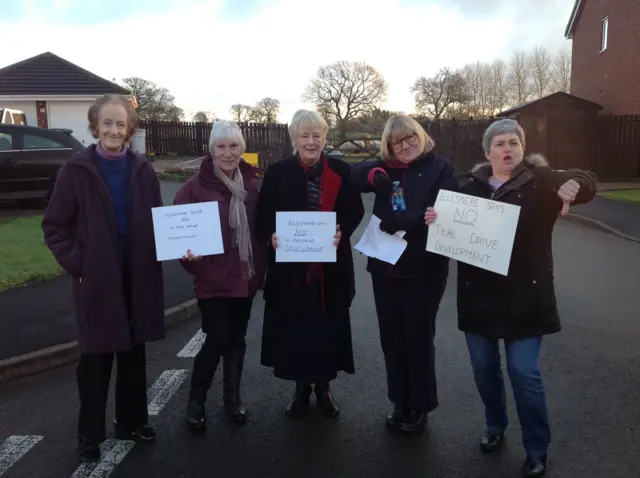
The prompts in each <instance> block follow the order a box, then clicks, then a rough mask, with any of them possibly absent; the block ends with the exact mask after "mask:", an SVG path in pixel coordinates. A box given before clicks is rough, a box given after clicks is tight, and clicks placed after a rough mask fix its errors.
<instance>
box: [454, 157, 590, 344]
mask: <svg viewBox="0 0 640 478" xmlns="http://www.w3.org/2000/svg"><path fill="white" fill-rule="evenodd" d="M491 174H492V171H491V166H489V165H488V164H484V165H480V166H479V167H476V169H475V170H474V171H472V172H471V173H470V177H471V180H470V181H469V182H468V183H466V184H464V185H463V186H462V187H461V189H460V192H462V193H464V194H469V195H471V196H477V197H481V198H485V199H493V200H497V201H501V202H505V203H507V204H514V205H518V206H520V207H521V210H520V217H519V220H518V227H517V229H516V234H515V239H514V243H513V249H512V254H511V264H510V266H509V272H508V275H507V276H503V275H501V274H496V273H494V272H491V271H487V270H485V269H481V268H478V267H475V266H472V265H469V264H465V263H463V262H458V299H457V301H458V327H459V329H460V330H461V331H463V332H469V333H472V334H474V335H479V336H482V337H487V338H500V339H506V340H509V339H519V338H525V337H535V336H541V335H546V334H552V333H555V332H558V331H560V329H561V325H560V318H559V316H558V309H557V306H556V296H555V289H554V276H553V256H552V247H551V240H552V233H553V227H554V225H555V222H556V220H557V218H558V213H559V212H560V211H561V209H562V201H561V200H560V198H559V197H558V194H557V193H558V189H559V188H560V186H562V185H563V184H564V183H565V182H567V181H568V180H570V179H573V180H575V181H576V182H578V183H579V184H580V191H579V193H578V195H577V197H576V200H575V201H574V203H573V204H583V203H586V202H589V201H591V199H593V197H594V196H595V194H596V190H597V178H596V176H595V175H594V174H593V173H591V172H588V171H582V170H577V169H573V170H567V171H558V170H553V169H551V168H550V167H549V166H548V164H547V162H546V160H545V158H544V157H542V156H541V155H532V156H530V157H528V158H526V159H525V160H524V161H523V162H522V163H521V164H519V165H518V166H517V167H516V168H515V169H514V170H513V173H512V176H511V179H510V180H509V181H508V182H506V183H504V184H503V185H502V186H501V187H500V188H498V189H497V190H496V191H495V193H494V191H493V189H492V188H491V186H490V185H489V178H490V177H491Z"/></svg>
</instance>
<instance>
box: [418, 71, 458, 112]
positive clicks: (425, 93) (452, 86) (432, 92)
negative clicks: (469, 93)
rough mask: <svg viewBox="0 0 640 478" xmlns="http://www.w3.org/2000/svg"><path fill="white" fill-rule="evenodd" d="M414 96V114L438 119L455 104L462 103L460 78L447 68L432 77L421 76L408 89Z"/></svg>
mask: <svg viewBox="0 0 640 478" xmlns="http://www.w3.org/2000/svg"><path fill="white" fill-rule="evenodd" d="M410 91H411V93H413V94H414V98H415V103H416V112H417V113H419V114H426V115H428V116H430V117H432V118H433V119H436V120H437V119H440V118H441V117H442V116H443V114H444V113H445V112H446V111H447V109H448V108H449V107H450V106H451V105H452V104H453V103H455V102H458V101H462V100H463V95H464V82H463V79H462V76H461V75H460V74H459V73H457V72H454V71H451V70H450V69H449V68H442V69H440V71H438V73H436V74H435V75H434V76H433V77H431V78H427V77H425V76H421V77H420V78H418V79H417V80H416V81H415V83H414V84H413V86H412V87H411V89H410Z"/></svg>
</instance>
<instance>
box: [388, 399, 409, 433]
mask: <svg viewBox="0 0 640 478" xmlns="http://www.w3.org/2000/svg"><path fill="white" fill-rule="evenodd" d="M404 415H405V407H404V406H402V405H397V404H396V405H394V406H393V410H391V412H389V415H387V426H388V427H389V428H396V427H398V426H400V423H402V419H403V418H404Z"/></svg>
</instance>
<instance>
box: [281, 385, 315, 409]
mask: <svg viewBox="0 0 640 478" xmlns="http://www.w3.org/2000/svg"><path fill="white" fill-rule="evenodd" d="M311 392H312V389H311V385H309V384H307V383H301V382H296V392H295V393H294V395H293V399H292V400H291V401H290V402H289V404H288V405H287V411H286V414H287V416H288V417H293V416H295V415H297V414H299V413H301V412H303V411H305V410H306V409H307V408H308V407H309V397H310V396H311Z"/></svg>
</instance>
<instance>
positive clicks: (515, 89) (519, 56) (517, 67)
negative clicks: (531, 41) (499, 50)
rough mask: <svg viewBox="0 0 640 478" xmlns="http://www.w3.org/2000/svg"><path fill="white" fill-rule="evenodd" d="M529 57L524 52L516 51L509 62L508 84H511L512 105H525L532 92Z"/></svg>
mask: <svg viewBox="0 0 640 478" xmlns="http://www.w3.org/2000/svg"><path fill="white" fill-rule="evenodd" d="M531 76H532V75H531V70H530V64H529V56H528V55H527V52H526V51H524V50H516V51H514V52H513V55H512V56H511V60H510V61H509V82H510V83H511V88H512V91H511V95H512V100H511V102H512V105H513V106H518V105H521V104H522V103H526V102H527V101H528V100H529V98H530V96H531V91H532V81H531V80H532V79H531Z"/></svg>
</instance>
